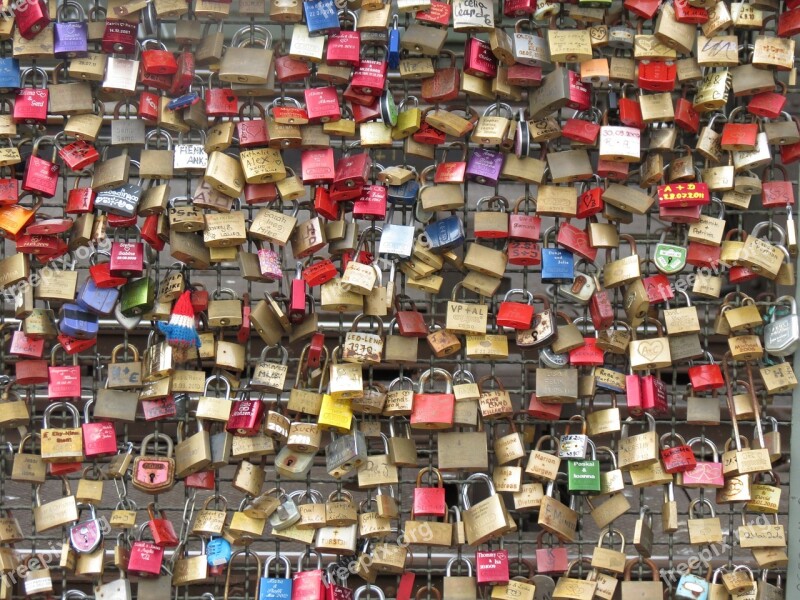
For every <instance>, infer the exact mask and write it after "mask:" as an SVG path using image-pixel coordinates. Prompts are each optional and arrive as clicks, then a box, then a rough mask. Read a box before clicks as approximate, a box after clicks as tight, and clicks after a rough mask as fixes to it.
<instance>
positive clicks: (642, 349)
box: [636, 340, 664, 361]
mask: <svg viewBox="0 0 800 600" xmlns="http://www.w3.org/2000/svg"><path fill="white" fill-rule="evenodd" d="M663 349H664V342H660V341H658V340H652V341H649V342H642V343H641V344H639V345H638V346H637V347H636V351H637V352H638V353H639V354H640V355H641V356H642V357H644V358H646V359H647V360H649V361H653V360H655V359H656V358H657V357H658V355H659V354H661V351H662V350H663Z"/></svg>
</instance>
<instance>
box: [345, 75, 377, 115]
mask: <svg viewBox="0 0 800 600" xmlns="http://www.w3.org/2000/svg"><path fill="white" fill-rule="evenodd" d="M359 89H360V88H355V87H353V84H352V83H350V84H348V86H347V87H346V88H345V89H344V92H342V99H344V100H346V101H348V102H349V103H350V104H351V105H353V104H360V105H361V106H364V107H370V106H372V105H374V104H375V100H376V99H377V98H378V97H377V96H370V95H369V94H362V93H361V92H359V91H358V90H359ZM345 108H346V107H345ZM345 116H346V111H345Z"/></svg>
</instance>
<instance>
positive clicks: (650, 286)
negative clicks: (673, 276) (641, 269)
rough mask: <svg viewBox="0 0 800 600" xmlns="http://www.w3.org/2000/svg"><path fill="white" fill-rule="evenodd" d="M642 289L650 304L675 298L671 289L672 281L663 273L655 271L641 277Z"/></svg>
mask: <svg viewBox="0 0 800 600" xmlns="http://www.w3.org/2000/svg"><path fill="white" fill-rule="evenodd" d="M642 284H644V289H645V291H646V292H647V299H648V301H649V302H650V304H661V303H663V302H668V301H670V300H672V299H673V298H675V294H674V292H673V291H672V290H673V288H672V283H671V282H670V280H669V277H667V276H666V275H664V274H663V273H656V274H655V275H648V276H646V277H644V278H643V279H642Z"/></svg>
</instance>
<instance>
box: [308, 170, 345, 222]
mask: <svg viewBox="0 0 800 600" xmlns="http://www.w3.org/2000/svg"><path fill="white" fill-rule="evenodd" d="M335 175H336V170H335V169H334V177H335ZM314 210H315V211H316V212H317V213H319V214H320V215H321V216H323V217H325V218H326V219H328V220H329V221H337V220H338V219H339V215H340V213H341V211H342V206H341V204H339V203H338V202H337V201H336V200H334V199H333V198H332V197H331V193H330V191H329V188H324V187H322V186H319V187H317V188H315V189H314Z"/></svg>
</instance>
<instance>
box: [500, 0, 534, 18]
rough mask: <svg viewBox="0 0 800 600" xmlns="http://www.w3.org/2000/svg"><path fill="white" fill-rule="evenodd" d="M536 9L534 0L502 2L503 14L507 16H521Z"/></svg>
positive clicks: (529, 13)
mask: <svg viewBox="0 0 800 600" xmlns="http://www.w3.org/2000/svg"><path fill="white" fill-rule="evenodd" d="M535 10H536V0H509V1H507V2H503V14H504V15H505V16H507V17H512V18H513V17H516V18H518V19H519V18H521V17H525V16H526V15H532V14H533V13H534V11H535Z"/></svg>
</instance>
